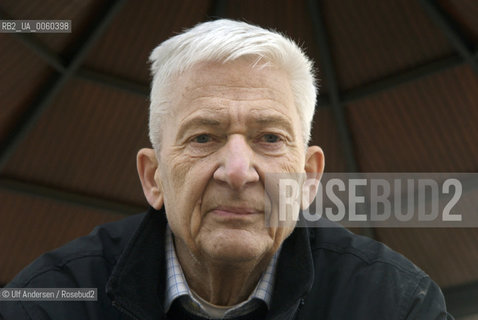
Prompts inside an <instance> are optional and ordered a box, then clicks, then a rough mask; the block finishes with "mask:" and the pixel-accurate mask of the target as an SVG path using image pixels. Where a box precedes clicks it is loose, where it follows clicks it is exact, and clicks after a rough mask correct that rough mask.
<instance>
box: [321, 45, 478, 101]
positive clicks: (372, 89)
mask: <svg viewBox="0 0 478 320" xmlns="http://www.w3.org/2000/svg"><path fill="white" fill-rule="evenodd" d="M473 58H474V59H475V60H478V50H477V51H475V52H474V53H473ZM465 63H466V61H465V60H464V59H463V57H461V56H460V55H458V54H455V55H453V56H450V57H446V58H443V59H440V60H436V61H431V62H428V63H425V64H422V65H420V66H417V67H414V68H412V69H409V70H405V71H403V72H399V73H397V74H394V75H390V76H387V77H385V78H382V79H379V80H376V81H373V82H371V83H368V84H365V85H361V86H359V87H356V88H353V89H350V90H348V91H345V92H343V93H341V94H340V96H341V97H342V102H343V103H344V104H349V103H352V102H355V101H358V100H361V99H365V98H368V97H370V96H373V95H375V94H378V93H381V92H384V91H387V90H391V89H394V88H396V87H398V86H401V85H404V84H407V83H410V82H413V81H417V80H419V79H422V78H424V77H427V76H430V75H432V74H434V73H438V72H442V71H445V70H448V69H451V68H454V67H458V66H460V65H462V64H465ZM318 106H319V107H329V106H330V99H329V97H328V95H322V96H320V97H319V99H318Z"/></svg>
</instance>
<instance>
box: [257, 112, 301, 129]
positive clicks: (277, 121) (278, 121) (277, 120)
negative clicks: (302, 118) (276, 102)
mask: <svg viewBox="0 0 478 320" xmlns="http://www.w3.org/2000/svg"><path fill="white" fill-rule="evenodd" d="M252 121H253V122H255V123H257V124H259V125H262V126H267V125H275V126H280V127H283V128H284V129H285V130H287V131H289V132H290V133H292V132H293V128H292V123H291V121H290V120H289V119H287V118H286V117H283V116H278V115H260V116H258V117H254V118H253V120H252Z"/></svg>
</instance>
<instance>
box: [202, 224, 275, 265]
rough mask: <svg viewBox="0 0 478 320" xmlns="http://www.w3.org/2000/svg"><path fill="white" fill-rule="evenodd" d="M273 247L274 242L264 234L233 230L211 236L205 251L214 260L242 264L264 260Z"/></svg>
mask: <svg viewBox="0 0 478 320" xmlns="http://www.w3.org/2000/svg"><path fill="white" fill-rule="evenodd" d="M271 247H272V240H271V239H270V238H269V237H268V236H266V235H264V234H254V233H252V232H250V231H247V230H240V229H233V230H227V231H223V232H213V233H211V234H209V235H208V239H207V240H206V241H204V246H203V250H204V252H205V253H206V255H207V256H208V257H209V258H210V259H212V260H215V261H218V262H223V263H229V262H230V263H240V262H250V261H253V260H257V259H260V258H262V257H263V256H264V254H266V253H267V251H269V250H270V248H271Z"/></svg>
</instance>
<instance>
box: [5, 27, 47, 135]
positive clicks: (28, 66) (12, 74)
mask: <svg viewBox="0 0 478 320" xmlns="http://www.w3.org/2000/svg"><path fill="white" fill-rule="evenodd" d="M0 43H1V48H2V49H1V50H0V61H1V63H0V84H1V86H0V141H2V140H4V139H5V138H6V136H7V134H8V133H9V132H11V130H13V129H14V125H15V124H16V122H17V121H18V118H19V117H21V115H22V113H23V112H25V111H26V109H27V108H28V106H29V104H30V103H32V102H33V98H34V97H35V95H36V94H37V93H38V90H39V89H41V85H42V84H43V83H44V82H45V79H47V78H48V76H49V75H51V73H52V70H51V69H50V68H49V67H48V66H47V65H46V64H44V63H43V62H42V60H41V59H39V58H38V57H37V56H36V55H34V54H33V53H32V52H30V51H29V50H28V49H27V48H26V47H24V46H23V45H22V44H20V42H18V41H17V40H15V39H14V38H12V37H11V36H10V35H9V34H7V33H0ZM5 62H8V63H5Z"/></svg>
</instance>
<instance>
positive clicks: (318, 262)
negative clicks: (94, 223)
mask: <svg viewBox="0 0 478 320" xmlns="http://www.w3.org/2000/svg"><path fill="white" fill-rule="evenodd" d="M165 227H166V219H165V213H164V211H160V212H158V211H155V210H153V209H150V210H149V211H148V212H147V213H146V214H141V215H135V216H132V217H128V218H126V219H123V220H121V221H118V222H113V223H108V224H105V225H102V226H99V227H96V228H95V229H94V230H93V232H92V233H91V234H90V235H88V236H85V237H82V238H79V239H76V240H74V241H72V242H70V243H68V244H66V245H65V246H63V247H61V248H59V249H56V250H54V251H52V252H49V253H46V254H44V255H43V256H41V257H40V258H39V259H37V260H36V261H34V262H33V263H32V264H30V265H29V266H28V267H26V268H25V269H24V270H23V271H22V272H20V273H19V274H18V275H17V276H16V277H15V279H14V280H13V281H12V282H11V283H9V284H8V285H7V287H12V288H45V287H61V288H72V287H73V288H75V287H84V288H98V301H97V302H59V301H56V302H52V301H41V302H25V301H23V302H20V301H16V302H11V301H9V302H5V301H4V302H0V314H2V315H3V317H4V318H5V319H7V320H21V319H34V320H41V319H69V320H75V319H82V320H84V319H98V320H100V319H101V320H109V319H141V320H143V319H166V318H167V316H166V315H165V314H164V311H163V301H164V293H165V283H166V282H165V274H166V273H165V254H164V234H165V232H164V231H165ZM276 272H277V273H276V282H275V288H274V293H273V296H272V301H271V307H270V310H269V312H268V314H267V319H284V320H285V319H298V320H301V319H314V320H315V319H321V320H322V319H332V320H340V319H367V320H369V319H386V320H393V319H420V320H428V319H446V318H447V313H446V308H445V302H444V299H443V295H442V293H441V291H440V289H439V287H438V286H437V285H436V284H435V283H434V282H433V281H432V280H431V279H430V278H429V277H428V276H427V275H426V274H425V273H424V272H423V271H421V270H420V269H418V268H417V267H416V266H414V265H413V264H412V263H411V262H409V261H408V260H407V259H405V258H404V257H403V256H401V255H400V254H398V253H396V252H394V251H392V250H390V249H389V248H387V247H386V246H385V245H383V244H381V243H379V242H376V241H373V240H370V239H368V238H366V237H361V236H357V235H354V234H352V233H350V232H349V231H347V230H346V229H344V228H342V227H338V226H335V227H333V228H316V229H307V228H296V229H295V230H294V232H293V233H292V234H291V236H290V237H289V238H288V239H286V241H285V242H284V244H283V247H282V251H281V254H280V257H279V260H278V265H277V271H276ZM450 319H451V317H450Z"/></svg>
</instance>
